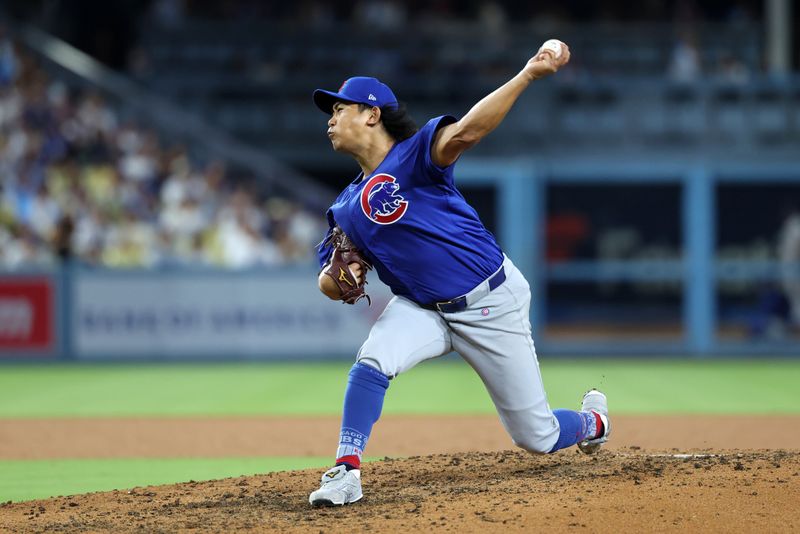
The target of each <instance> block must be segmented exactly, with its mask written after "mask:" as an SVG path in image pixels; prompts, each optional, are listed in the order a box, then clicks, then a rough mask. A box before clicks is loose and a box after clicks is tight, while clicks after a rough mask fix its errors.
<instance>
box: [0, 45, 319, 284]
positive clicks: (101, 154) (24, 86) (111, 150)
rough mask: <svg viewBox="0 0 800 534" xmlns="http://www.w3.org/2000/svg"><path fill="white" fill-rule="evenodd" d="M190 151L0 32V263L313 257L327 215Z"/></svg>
mask: <svg viewBox="0 0 800 534" xmlns="http://www.w3.org/2000/svg"><path fill="white" fill-rule="evenodd" d="M190 154H191V152H190V151H189V150H188V149H187V147H185V146H182V145H180V144H170V143H164V142H163V140H162V139H160V138H159V136H158V134H157V133H156V132H155V131H153V130H151V129H148V128H147V127H143V126H141V125H138V124H136V123H135V121H131V120H125V119H124V118H122V117H121V115H120V114H119V113H118V112H117V110H116V109H115V107H114V106H112V105H111V104H110V103H109V102H108V101H107V100H106V99H105V98H104V97H103V96H102V95H100V94H97V93H94V92H91V91H85V90H76V89H74V88H70V87H68V86H66V85H65V84H64V83H62V82H60V81H58V80H54V79H51V78H50V77H49V76H48V75H47V74H46V73H45V72H44V70H42V69H41V68H40V67H39V66H38V65H37V63H36V61H35V60H34V59H33V58H32V57H31V56H30V55H29V54H27V53H26V52H25V51H24V50H21V49H20V48H19V47H18V46H17V45H15V43H14V42H13V41H12V40H11V39H10V38H7V37H3V36H2V35H0V250H1V251H2V254H0V268H6V269H8V268H10V269H14V268H20V267H30V266H45V265H52V264H54V263H57V262H58V261H61V260H67V259H72V260H75V261H78V262H80V263H84V264H89V265H98V266H108V267H120V268H126V267H131V268H132V267H161V266H170V265H186V266H216V267H227V268H248V267H256V266H263V265H281V264H287V263H302V262H311V261H313V249H314V244H315V243H316V242H317V241H318V240H319V238H320V235H321V234H322V228H323V219H322V217H321V215H317V214H312V213H310V212H309V211H307V210H306V209H305V208H304V207H303V206H302V205H301V204H299V203H296V202H294V201H292V200H290V199H287V198H277V197H274V196H270V197H267V198H264V197H262V196H260V195H259V194H258V192H257V188H255V187H254V182H253V181H252V180H248V181H245V180H235V179H233V177H232V173H231V172H230V171H229V169H227V168H226V165H225V162H222V161H208V162H202V163H201V162H198V161H196V160H195V159H193V158H192V157H191V155H190Z"/></svg>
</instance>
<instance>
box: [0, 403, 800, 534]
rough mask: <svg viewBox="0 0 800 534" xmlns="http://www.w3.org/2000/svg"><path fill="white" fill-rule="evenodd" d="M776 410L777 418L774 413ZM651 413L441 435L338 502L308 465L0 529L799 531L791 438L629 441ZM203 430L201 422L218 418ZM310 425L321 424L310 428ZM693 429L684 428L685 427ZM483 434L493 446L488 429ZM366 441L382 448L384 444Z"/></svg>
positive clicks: (23, 509) (52, 506)
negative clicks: (566, 427) (580, 441)
mask: <svg viewBox="0 0 800 534" xmlns="http://www.w3.org/2000/svg"><path fill="white" fill-rule="evenodd" d="M667 419H669V418H667ZM713 419H714V418H710V419H709V421H711V420H713ZM759 419H763V418H759ZM778 419H780V418H778ZM778 419H774V421H773V422H774V423H778ZM786 419H788V420H782V419H781V420H780V421H779V422H780V425H781V426H783V425H786V426H783V429H784V430H785V432H783V433H781V434H780V436H781V439H784V438H785V439H786V440H794V441H793V443H797V440H796V438H797V436H796V433H797V430H796V429H797V428H798V426H799V425H797V424H796V423H797V422H798V421H797V418H791V417H789V418H786ZM644 420H645V418H643V421H644ZM647 420H648V421H649V423H648V424H647V425H646V426H644V427H643V428H641V429H639V430H633V429H631V428H630V425H631V423H632V420H628V421H627V422H625V421H624V420H623V419H622V418H619V420H615V423H617V428H615V432H616V431H617V429H619V431H620V432H619V434H620V436H619V439H615V438H617V436H614V437H612V439H615V441H616V443H615V445H614V446H613V447H610V448H609V449H607V450H602V451H601V452H600V453H599V454H597V455H594V456H586V455H583V454H580V453H578V452H577V450H576V449H574V448H573V449H568V450H565V451H560V452H559V453H557V454H553V455H547V456H533V455H530V454H527V453H525V452H523V451H518V450H494V451H490V452H463V451H464V450H467V449H469V448H470V446H471V444H470V442H469V441H466V442H465V441H461V442H460V444H459V443H457V442H456V443H453V444H452V445H451V446H452V447H454V448H456V449H457V448H458V447H461V448H462V451H453V452H447V453H444V454H433V455H429V456H412V457H408V458H403V459H392V458H388V457H387V458H385V459H384V460H382V461H376V462H370V463H369V464H367V465H366V466H365V468H364V470H363V481H364V494H365V496H364V499H363V500H362V501H361V502H359V503H356V504H353V505H350V506H346V507H344V508H336V509H312V508H310V507H309V505H308V501H307V498H308V493H309V491H311V490H312V489H314V488H316V487H317V486H318V483H319V477H320V474H321V472H322V470H320V469H311V470H304V471H295V472H282V473H271V474H265V475H255V476H247V477H238V478H229V479H224V480H216V481H206V482H187V483H182V484H174V485H167V486H158V487H144V488H134V489H132V490H118V491H112V492H102V493H91V494H85V495H76V496H70V497H57V498H53V499H47V500H40V501H28V502H22V503H10V504H8V503H7V504H3V505H0V531H10V532H234V531H236V532H315V533H316V532H419V531H430V530H432V531H444V532H447V531H458V532H478V531H482V532H487V531H488V532H538V531H546V532H665V531H673V532H679V531H680V532H792V531H797V530H798V529H800V517H799V516H798V514H797V513H796V508H797V505H798V502H800V452H799V451H797V450H796V448H795V447H792V449H793V450H782V449H739V450H734V449H732V448H717V447H714V446H710V447H706V448H702V449H698V448H680V449H672V448H669V447H668V446H662V447H661V448H658V447H657V446H654V445H653V444H652V443H649V442H642V441H640V443H639V444H634V443H631V439H632V438H631V436H636V435H637V433H640V437H646V436H647V435H648V429H649V430H653V431H654V432H655V433H656V434H657V433H658V431H656V430H654V429H656V428H658V425H657V423H658V419H654V418H647ZM679 420H680V419H677V418H676V419H675V421H673V427H672V430H673V432H676V431H677V429H678V428H680V425H679V424H678V423H677V421H679ZM766 420H767V421H769V420H771V419H770V418H766ZM391 421H392V418H387V421H385V422H384V421H382V422H381V424H384V423H387V422H388V423H391ZM689 421H690V423H689V424H688V425H684V430H685V431H686V432H687V434H686V435H685V436H684V438H685V442H686V443H697V440H698V439H699V438H698V434H705V435H706V436H713V435H714V434H713V432H711V433H706V432H700V433H698V432H697V429H698V428H700V427H701V426H702V425H705V426H704V428H706V429H712V430H713V429H714V428H715V426H714V425H715V424H716V425H718V426H719V428H723V427H724V428H728V427H729V426H730V425H733V426H734V431H733V432H732V433H731V435H733V436H735V435H736V434H737V433H738V434H739V435H743V436H744V435H746V432H744V430H747V431H749V430H748V429H753V428H754V427H753V426H749V425H744V424H741V423H744V422H745V421H737V420H736V418H722V423H719V422H718V423H712V422H708V421H707V422H706V423H699V419H697V418H694V419H693V418H689ZM239 422H240V423H241V421H239ZM11 423H15V424H16V423H19V424H25V422H21V421H16V422H12V421H8V420H6V421H0V434H5V435H6V436H7V435H8V433H7V432H8V430H9V426H8V425H9V424H11ZM27 423H31V422H27ZM83 423H88V422H87V421H84V422H83ZM95 423H97V421H95ZM140 423H141V422H140ZM173 423H174V422H173ZM217 423H221V421H217ZM421 423H422V421H421V419H419V418H417V420H416V421H415V427H416V431H417V432H418V434H420V433H421V434H422V435H425V434H426V432H425V431H420V428H422V427H425V428H428V429H435V428H436V426H437V424H436V422H435V421H433V422H432V423H433V426H432V427H431V426H428V425H425V424H421ZM439 423H440V424H439V425H438V426H439V428H440V429H443V428H444V427H442V426H441V421H439ZM619 423H622V424H619ZM787 423H794V424H787ZM331 424H334V426H335V423H331ZM393 424H395V423H391V424H387V425H386V427H385V428H384V431H385V432H384V433H391V431H390V430H389V428H390V427H391V426H392V425H393ZM487 424H488V422H487ZM676 424H677V425H678V426H677V427H676V426H674V425H676ZM34 426H35V425H34ZM323 426H325V425H323ZM215 427H216V431H217V432H218V431H220V430H224V429H226V428H227V427H225V425H224V424H222V426H220V425H219V424H218V425H216V426H215ZM76 428H78V430H80V431H81V432H85V431H86V428H80V427H76ZM206 428H207V429H208V430H209V431H210V430H211V428H214V426H212V427H206ZM315 428H317V431H319V428H318V426H316V427H315ZM227 429H228V430H230V428H227ZM251 429H252V427H251ZM472 429H473V432H475V433H474V434H472V435H474V436H476V435H478V434H480V433H484V436H485V432H486V430H487V428H486V427H481V425H479V424H476V423H475V421H473V422H472ZM623 429H625V430H623ZM406 430H407V431H409V430H410V429H409V428H406ZM431 432H433V433H435V430H431ZM500 432H502V431H500ZM692 432H694V435H689V433H692ZM793 433H794V435H793ZM319 434H321V435H313V436H310V435H306V438H307V439H309V440H314V441H316V440H319V439H322V437H327V438H330V436H329V435H328V432H327V430H325V431H324V432H321V433H319ZM491 434H495V432H494V431H492V432H491ZM377 435H380V432H378V434H377ZM760 435H761V436H762V437H764V436H769V432H763V429H762V430H761V431H760ZM439 436H440V441H445V440H449V439H452V434H449V433H448V432H443V433H440V434H439ZM448 436H449V437H448ZM500 436H501V437H502V434H500ZM626 436H627V437H626ZM29 437H32V436H30V435H29ZM118 437H119V435H118ZM263 437H264V436H263V435H262V438H263ZM462 437H463V436H462ZM507 439H508V438H505V440H507ZM675 439H678V437H675ZM764 439H766V438H764ZM145 441H146V440H145ZM328 441H329V440H328ZM637 441H639V440H637ZM712 441H713V440H712ZM779 441H780V440H779ZM28 443H29V444H30V443H32V442H30V441H29V442H28ZM479 443H480V444H481V445H487V446H489V447H490V448H491V446H492V445H491V443H489V442H487V441H485V440H484V441H482V442H481V441H479ZM642 443H644V445H642ZM474 444H475V443H472V445H474ZM509 445H510V444H509V443H507V442H506V446H507V447H509ZM418 446H420V444H419V443H418ZM739 446H740V445H739V444H737V442H736V440H735V439H733V440H732V441H729V447H739ZM746 446H747V445H745V447H746ZM370 447H371V448H372V444H371V445H370ZM643 447H645V448H643ZM476 448H477V447H476ZM376 449H384V450H386V446H381V447H376ZM420 449H423V447H422V446H420ZM484 450H485V449H484ZM184 452H185V451H184ZM220 452H221V451H220ZM372 452H373V454H374V453H375V452H377V451H375V450H373V451H372ZM421 452H429V451H424V450H421ZM0 453H1V454H2V455H3V456H5V457H8V453H9V451H8V449H6V450H4V451H3V450H2V449H0Z"/></svg>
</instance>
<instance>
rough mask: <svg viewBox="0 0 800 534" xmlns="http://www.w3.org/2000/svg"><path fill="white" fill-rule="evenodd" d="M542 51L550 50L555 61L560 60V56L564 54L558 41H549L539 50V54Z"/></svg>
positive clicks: (562, 47) (562, 46)
mask: <svg viewBox="0 0 800 534" xmlns="http://www.w3.org/2000/svg"><path fill="white" fill-rule="evenodd" d="M542 50H550V51H551V52H552V53H553V55H554V56H555V58H556V59H561V54H563V53H564V45H563V44H562V43H561V41H559V40H558V39H549V40H547V41H545V42H544V44H543V45H542V46H541V48H539V52H541V51H542Z"/></svg>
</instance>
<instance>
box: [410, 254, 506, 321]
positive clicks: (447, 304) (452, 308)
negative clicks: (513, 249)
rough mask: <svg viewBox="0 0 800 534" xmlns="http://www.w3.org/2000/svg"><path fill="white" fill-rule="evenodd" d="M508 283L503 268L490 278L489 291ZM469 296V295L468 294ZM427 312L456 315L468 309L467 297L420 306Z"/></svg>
mask: <svg viewBox="0 0 800 534" xmlns="http://www.w3.org/2000/svg"><path fill="white" fill-rule="evenodd" d="M505 281H506V270H505V268H503V267H502V266H501V267H500V270H499V271H497V272H496V273H494V274H493V275H492V276H491V278H489V291H494V290H495V289H497V288H498V287H500V285H501V284H502V283H503V282H505ZM468 294H469V293H468ZM420 306H421V307H423V308H425V309H426V310H432V311H438V312H441V313H456V312H460V311H463V310H465V309H467V295H462V296H460V297H456V298H454V299H452V300H446V301H444V302H434V303H432V304H420Z"/></svg>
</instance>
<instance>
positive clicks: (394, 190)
mask: <svg viewBox="0 0 800 534" xmlns="http://www.w3.org/2000/svg"><path fill="white" fill-rule="evenodd" d="M399 190H400V186H399V185H397V180H396V179H395V177H394V176H390V175H388V174H376V175H375V176H373V177H372V178H370V179H369V181H368V182H367V183H366V184H365V185H364V189H362V190H361V211H363V212H364V215H366V216H367V218H368V219H369V220H371V221H373V222H376V223H378V224H392V223H395V222H397V221H399V220H400V218H401V217H402V216H403V215H404V214H405V212H406V209H408V201H406V200H405V199H404V198H403V197H402V196H400V194H399V193H398V191H399Z"/></svg>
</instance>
